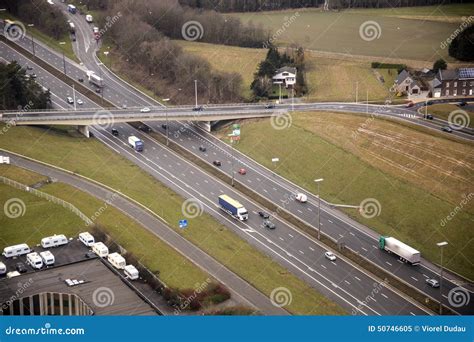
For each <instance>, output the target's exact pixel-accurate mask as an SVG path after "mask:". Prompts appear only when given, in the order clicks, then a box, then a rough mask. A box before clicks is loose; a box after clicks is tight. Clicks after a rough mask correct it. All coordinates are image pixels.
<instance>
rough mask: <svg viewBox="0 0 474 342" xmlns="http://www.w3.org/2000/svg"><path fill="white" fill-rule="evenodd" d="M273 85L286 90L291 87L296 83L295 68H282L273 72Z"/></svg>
mask: <svg viewBox="0 0 474 342" xmlns="http://www.w3.org/2000/svg"><path fill="white" fill-rule="evenodd" d="M272 79H273V84H282V85H284V86H285V87H286V88H288V86H293V85H294V84H295V83H296V68H294V67H286V66H285V67H283V68H280V69H278V70H277V71H276V72H275V76H273V77H272Z"/></svg>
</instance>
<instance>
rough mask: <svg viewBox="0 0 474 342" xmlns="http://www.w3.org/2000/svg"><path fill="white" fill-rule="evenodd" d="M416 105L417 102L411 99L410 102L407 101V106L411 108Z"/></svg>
mask: <svg viewBox="0 0 474 342" xmlns="http://www.w3.org/2000/svg"><path fill="white" fill-rule="evenodd" d="M414 105H415V102H413V101H410V102H408V103H407V105H406V108H411V107H413V106H414Z"/></svg>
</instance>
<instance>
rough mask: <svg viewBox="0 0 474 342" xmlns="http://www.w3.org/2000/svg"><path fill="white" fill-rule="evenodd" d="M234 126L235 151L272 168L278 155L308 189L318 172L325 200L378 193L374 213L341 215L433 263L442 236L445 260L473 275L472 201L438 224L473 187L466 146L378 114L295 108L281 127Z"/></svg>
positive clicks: (283, 169)
mask: <svg viewBox="0 0 474 342" xmlns="http://www.w3.org/2000/svg"><path fill="white" fill-rule="evenodd" d="M241 132H242V133H241V134H242V136H241V137H242V138H241V141H240V143H239V144H238V145H237V148H238V149H239V150H241V151H242V152H244V153H245V154H246V155H249V156H251V157H252V158H254V159H255V160H257V161H259V162H260V163H262V164H263V165H265V166H267V167H269V168H272V169H273V168H274V167H273V165H272V163H271V157H278V158H279V159H280V162H279V163H278V166H277V169H276V172H278V173H279V174H281V175H282V176H284V177H286V178H288V179H290V180H292V181H294V182H295V183H297V184H299V185H301V186H302V187H304V188H306V189H308V190H309V191H311V192H312V193H316V192H317V189H316V184H315V183H314V182H313V180H314V179H315V178H324V182H323V184H322V186H321V193H322V197H323V198H324V199H325V200H328V201H330V202H332V203H341V204H349V205H359V204H360V203H361V202H362V200H364V199H366V198H375V199H377V200H378V201H379V202H380V204H381V207H382V210H381V214H380V216H377V217H375V218H373V219H364V218H363V217H362V216H360V215H359V213H358V212H357V211H354V210H348V211H347V214H348V215H350V216H351V217H353V218H354V219H356V220H357V221H359V222H361V223H363V224H366V225H367V226H369V227H371V228H372V229H374V230H375V231H377V232H379V233H381V234H386V235H392V236H394V237H396V238H399V239H401V240H402V241H405V242H406V243H408V244H409V245H412V246H413V247H415V248H417V249H419V250H420V251H421V252H422V255H424V257H426V258H427V259H429V260H431V261H433V262H438V260H439V250H438V249H437V248H436V246H435V244H436V242H439V241H444V240H446V241H448V242H449V244H450V245H449V247H448V248H446V250H445V253H446V254H445V256H446V259H445V266H447V267H448V268H450V269H452V270H454V271H456V272H459V273H460V274H463V275H465V276H467V277H469V278H470V279H474V268H473V267H472V260H473V258H474V248H473V247H474V246H473V241H474V239H473V237H474V233H473V231H472V221H473V219H474V215H473V213H474V201H467V204H464V205H461V206H463V207H464V208H463V209H462V210H460V211H459V212H458V213H457V214H456V215H454V217H453V218H452V220H451V221H448V222H447V224H445V225H443V224H442V220H443V218H446V216H448V215H449V214H450V213H451V212H452V211H454V210H456V207H457V206H459V205H460V203H461V202H462V201H463V200H464V199H465V196H467V195H468V194H469V193H471V192H472V184H473V183H474V177H473V170H474V159H473V155H472V145H464V144H460V143H457V142H453V141H450V140H446V139H443V138H440V137H435V136H431V135H429V134H425V133H422V132H419V131H416V130H412V129H410V128H408V127H405V126H401V125H398V124H396V123H392V122H388V121H385V120H376V119H370V118H368V117H364V116H355V115H349V114H335V113H318V112H313V113H308V112H305V113H294V114H293V115H292V125H291V127H290V128H287V129H284V130H275V129H272V126H271V124H270V120H264V119H262V120H253V121H247V122H242V127H241ZM220 134H221V133H219V135H220ZM222 134H223V133H222ZM282 141H284V142H285V143H284V144H283V143H281V142H282ZM255 190H256V191H258V188H257V189H255ZM456 211H457V210H456Z"/></svg>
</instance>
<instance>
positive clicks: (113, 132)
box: [112, 128, 119, 136]
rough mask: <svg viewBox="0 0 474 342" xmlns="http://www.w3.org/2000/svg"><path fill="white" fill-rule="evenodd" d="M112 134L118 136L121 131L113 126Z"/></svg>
mask: <svg viewBox="0 0 474 342" xmlns="http://www.w3.org/2000/svg"><path fill="white" fill-rule="evenodd" d="M112 135H113V136H118V135H119V132H118V131H117V129H115V128H112Z"/></svg>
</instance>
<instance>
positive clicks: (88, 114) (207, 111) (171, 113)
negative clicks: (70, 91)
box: [0, 104, 288, 126]
mask: <svg viewBox="0 0 474 342" xmlns="http://www.w3.org/2000/svg"><path fill="white" fill-rule="evenodd" d="M287 111H288V110H287V109H286V108H279V109H276V108H266V107H265V106H264V105H261V104H254V105H252V104H250V105H247V104H246V105H211V106H206V107H203V108H202V109H201V110H196V109H195V108H193V107H189V106H187V107H150V108H149V111H148V110H147V111H144V110H143V108H128V109H103V108H95V109H94V108H92V109H78V110H74V109H70V110H42V111H16V112H15V111H11V112H5V113H3V114H0V121H3V122H7V123H9V124H10V125H68V126H90V125H100V124H111V123H121V122H136V121H142V122H146V121H165V120H166V121H167V120H170V121H177V120H186V121H206V122H209V121H218V120H235V119H249V118H262V117H270V116H272V115H273V116H279V115H284V114H285V113H287Z"/></svg>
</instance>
